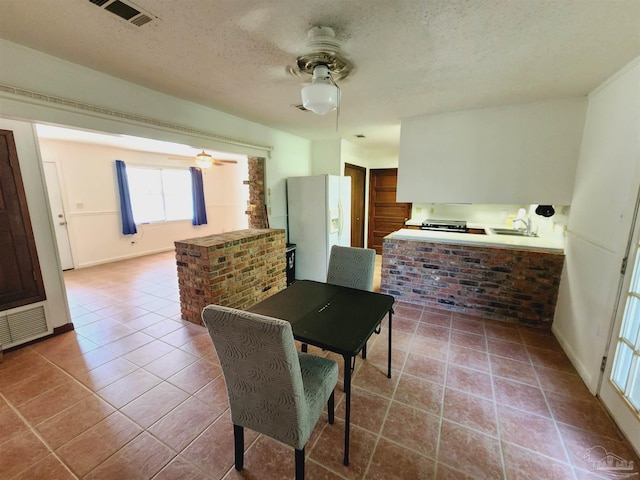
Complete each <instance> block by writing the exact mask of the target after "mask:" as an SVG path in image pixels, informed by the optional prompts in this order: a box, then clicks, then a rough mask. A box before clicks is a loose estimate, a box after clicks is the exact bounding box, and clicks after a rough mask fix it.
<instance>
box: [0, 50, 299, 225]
mask: <svg viewBox="0 0 640 480" xmlns="http://www.w3.org/2000/svg"><path fill="white" fill-rule="evenodd" d="M0 64H2V65H3V66H4V65H11V68H1V69H0V83H3V84H6V85H9V86H13V87H19V88H22V89H26V90H31V91H35V92H40V93H43V94H47V95H51V96H57V97H60V98H64V99H70V100H71V102H69V104H64V105H63V104H59V103H54V102H51V101H47V100H46V99H39V98H34V97H27V96H23V95H16V94H12V93H8V92H6V91H2V90H0V114H1V115H2V116H4V117H13V118H17V119H24V120H33V121H39V122H42V123H52V124H57V125H64V126H70V127H77V128H85V129H89V130H95V131H100V132H108V133H116V134H126V135H134V136H139V137H147V138H153V139H156V140H165V141H169V142H176V143H182V144H186V145H192V146H196V147H198V148H208V149H213V150H218V151H228V152H231V153H240V154H246V155H252V156H262V157H265V158H266V159H267V160H266V188H267V191H268V192H270V195H269V196H268V198H267V201H268V208H269V212H270V216H269V220H270V222H271V226H272V227H274V228H284V227H285V226H286V211H287V207H286V197H285V179H286V178H287V177H290V176H300V175H310V174H311V149H310V144H311V142H310V141H309V140H307V139H304V138H300V137H296V136H294V135H290V134H288V133H284V132H282V131H279V130H275V129H273V128H270V127H267V126H265V125H260V124H258V123H254V122H250V121H247V120H244V119H242V118H239V117H234V116H233V115H229V114H226V113H223V112H220V111H217V110H214V109H212V108H208V107H205V106H202V105H198V104H195V103H192V102H187V101H185V100H181V99H178V98H175V97H171V96H169V95H165V94H162V93H159V92H156V91H153V90H150V89H148V88H145V87H142V86H140V85H135V84H132V83H130V82H125V81H123V80H119V79H117V78H114V77H110V76H108V75H105V74H102V73H99V72H97V71H95V70H91V69H88V68H85V67H82V66H79V65H75V64H73V63H70V62H66V61H64V60H60V59H58V58H55V57H52V56H50V55H46V54H44V53H41V52H38V51H36V50H32V49H29V48H26V47H23V46H21V45H17V44H14V43H11V42H8V41H6V40H0ZM43 72H46V74H43ZM73 102H82V103H84V104H86V105H93V106H98V107H104V109H105V112H106V113H105V112H102V113H101V112H98V111H94V110H89V109H87V108H86V106H84V107H81V108H76V107H74V106H73ZM110 111H114V112H116V114H115V115H114V114H113V113H110ZM119 113H126V114H131V115H133V116H135V117H144V118H145V119H147V120H149V121H147V122H142V121H139V120H136V118H133V119H131V118H126V117H123V116H119ZM165 122H166V125H165ZM172 125H177V126H179V127H180V128H178V129H176V128H173V127H172ZM236 140H239V141H237V142H236ZM261 146H267V147H272V148H271V149H270V150H269V149H268V148H266V149H265V148H263V147H261Z"/></svg>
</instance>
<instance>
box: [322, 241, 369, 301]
mask: <svg viewBox="0 0 640 480" xmlns="http://www.w3.org/2000/svg"><path fill="white" fill-rule="evenodd" d="M375 266H376V251H375V250H372V249H370V248H357V247H341V246H339V245H334V246H332V247H331V256H330V257H329V269H328V271H327V283H331V284H333V285H341V286H343V287H350V288H357V289H359V290H369V291H371V290H373V275H374V271H375Z"/></svg>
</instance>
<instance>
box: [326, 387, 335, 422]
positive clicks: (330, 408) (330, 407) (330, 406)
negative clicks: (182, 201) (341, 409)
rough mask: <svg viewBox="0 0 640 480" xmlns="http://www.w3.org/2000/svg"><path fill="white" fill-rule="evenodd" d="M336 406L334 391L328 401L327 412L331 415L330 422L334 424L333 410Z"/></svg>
mask: <svg viewBox="0 0 640 480" xmlns="http://www.w3.org/2000/svg"><path fill="white" fill-rule="evenodd" d="M334 407H335V398H334V396H333V392H331V396H330V397H329V400H328V401H327V413H328V415H329V424H331V425H333V411H334Z"/></svg>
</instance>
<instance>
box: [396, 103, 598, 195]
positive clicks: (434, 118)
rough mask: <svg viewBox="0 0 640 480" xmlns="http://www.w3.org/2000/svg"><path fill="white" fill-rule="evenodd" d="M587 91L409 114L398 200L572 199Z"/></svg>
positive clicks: (402, 139) (402, 144) (404, 126)
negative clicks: (582, 95)
mask: <svg viewBox="0 0 640 480" xmlns="http://www.w3.org/2000/svg"><path fill="white" fill-rule="evenodd" d="M586 104H587V101H586V98H572V99H564V100H554V101H545V102H535V103H528V104H521V105H508V106H503V107H495V108H485V109H479V110H466V111H460V112H450V113H444V114H438V115H427V116H421V117H414V118H409V119H404V120H402V126H401V133H400V157H399V161H398V193H397V201H398V202H414V203H488V204H491V203H493V204H555V205H569V204H570V203H571V196H572V192H573V182H574V177H575V171H576V165H577V161H578V157H579V153H580V142H581V139H582V130H583V127H584V118H585V111H586Z"/></svg>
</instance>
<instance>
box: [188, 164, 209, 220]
mask: <svg viewBox="0 0 640 480" xmlns="http://www.w3.org/2000/svg"><path fill="white" fill-rule="evenodd" d="M189 171H190V172H191V197H192V198H193V219H192V220H191V223H192V224H193V225H206V223H207V208H206V206H205V204H204V186H203V184H202V170H200V169H199V168H196V167H189Z"/></svg>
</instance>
